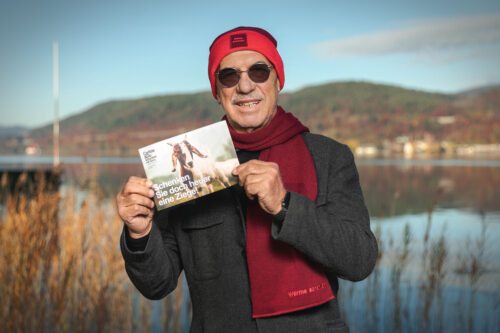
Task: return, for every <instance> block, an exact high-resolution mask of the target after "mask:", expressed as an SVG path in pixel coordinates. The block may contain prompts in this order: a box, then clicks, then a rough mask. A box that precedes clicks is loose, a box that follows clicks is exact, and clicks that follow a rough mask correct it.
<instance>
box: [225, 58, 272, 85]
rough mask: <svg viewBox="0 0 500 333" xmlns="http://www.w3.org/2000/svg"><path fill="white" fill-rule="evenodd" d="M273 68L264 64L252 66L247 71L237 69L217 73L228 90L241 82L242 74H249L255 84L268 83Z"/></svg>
mask: <svg viewBox="0 0 500 333" xmlns="http://www.w3.org/2000/svg"><path fill="white" fill-rule="evenodd" d="M272 68H273V66H271V65H268V64H264V63H256V64H253V65H252V66H250V68H249V69H248V70H246V71H242V70H239V69H237V68H231V67H229V68H224V69H221V70H219V71H217V72H215V75H217V78H218V79H219V82H220V83H221V84H222V85H223V86H224V87H226V88H231V87H234V86H235V85H237V84H238V82H240V77H241V73H243V72H247V73H248V77H249V78H250V80H252V81H253V82H255V83H263V82H266V81H267V79H268V78H269V74H270V73H271V69H272Z"/></svg>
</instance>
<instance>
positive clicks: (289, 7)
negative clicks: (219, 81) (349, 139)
mask: <svg viewBox="0 0 500 333" xmlns="http://www.w3.org/2000/svg"><path fill="white" fill-rule="evenodd" d="M239 25H253V26H260V27H263V28H265V29H267V30H269V31H270V32H271V33H272V34H273V35H274V36H275V37H276V39H277V40H278V49H279V51H280V53H281V55H282V57H283V59H284V63H285V73H286V83H285V91H295V90H297V89H300V88H301V87H304V86H308V85H316V84H321V83H325V82H332V81H343V80H365V81H371V82H377V83H386V84H392V85H398V86H403V87H408V88H416V89H421V90H426V91H438V92H451V93H453V92H459V91H462V90H465V89H469V88H473V87H477V86H483V85H489V84H498V83H500V1H485V0H477V1H473V0H470V1H464V0H454V1H452V0H438V1H436V0H434V1H429V0H421V1H401V0H400V1H392V0H379V1H354V0H353V1H293V0H289V1H281V2H280V1H274V2H272V1H260V0H256V1H251V2H241V1H218V2H217V1H185V3H181V2H180V1H167V0H163V1H159V0H144V1H137V0H136V1H129V0H100V1H95V0H87V1H68V0H66V1H63V0H61V1H56V0H45V1H36V0H32V1H26V0H12V1H11V0H0V48H1V51H0V114H1V115H2V117H1V120H0V126H7V125H23V126H28V127H33V126H39V125H44V124H47V123H48V122H50V120H51V118H52V114H53V104H52V43H53V41H54V40H58V41H59V47H60V115H61V117H62V118H64V117H67V116H68V115H71V114H75V113H79V112H82V111H85V110H86V109H88V108H89V107H92V106H94V105H96V104H98V103H101V102H104V101H109V100H115V99H130V98H138V97H143V96H154V95H160V94H169V93H178V92H181V93H182V92H195V91H208V90H209V82H208V79H207V69H206V67H207V58H208V47H209V46H210V44H211V42H212V40H213V39H214V38H215V37H216V36H217V35H219V34H220V33H221V32H223V31H226V30H228V29H231V28H234V27H236V26H239ZM292 111H293V110H292Z"/></svg>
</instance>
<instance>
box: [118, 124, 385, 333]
mask: <svg viewBox="0 0 500 333" xmlns="http://www.w3.org/2000/svg"><path fill="white" fill-rule="evenodd" d="M303 137H304V140H305V142H306V145H307V147H308V148H309V150H310V152H311V155H312V157H313V160H314V164H315V168H316V173H317V178H318V179H317V180H318V196H317V199H316V202H313V201H311V200H309V199H308V198H306V197H304V196H302V195H300V194H298V193H293V192H292V193H291V196H290V202H289V208H288V212H287V215H286V218H285V220H284V221H283V222H282V224H280V223H278V222H273V223H275V224H273V225H272V228H271V229H272V230H271V232H272V236H273V238H274V239H276V240H278V241H281V242H286V243H288V244H290V245H292V246H293V247H295V248H296V249H298V250H299V251H301V252H302V253H303V254H304V255H305V256H306V257H307V258H308V259H309V260H311V261H313V262H315V263H316V264H319V265H321V266H322V267H323V268H324V270H325V272H326V273H327V276H328V279H329V281H330V284H331V286H332V289H333V291H334V293H335V294H337V291H338V278H343V279H348V280H351V281H358V280H362V279H364V278H365V277H367V276H368V275H369V274H370V273H371V271H372V270H373V268H374V265H375V261H376V257H377V244H376V240H375V237H374V235H373V233H372V232H371V230H370V220H369V216H368V211H367V209H366V207H365V204H364V200H363V194H362V191H361V187H360V184H359V178H358V172H357V170H356V166H355V164H354V158H353V155H352V153H351V151H350V150H349V148H348V147H347V146H346V145H343V144H340V143H338V142H337V141H334V140H332V139H329V138H326V137H324V136H320V135H316V134H310V133H305V134H304V135H303ZM124 232H126V231H125V230H124ZM120 245H121V250H122V254H123V257H124V259H125V268H126V271H127V273H128V275H129V277H130V279H131V281H132V282H133V284H134V285H135V286H136V287H137V289H138V290H139V291H140V292H141V293H142V294H143V295H144V296H145V297H147V298H150V299H160V298H163V297H165V296H166V295H167V294H168V293H170V292H171V291H173V290H174V289H175V288H176V286H177V281H178V277H179V274H180V273H181V271H182V270H184V272H185V275H186V279H187V282H188V285H189V291H190V296H191V301H192V310H193V317H192V322H191V331H190V332H192V333H201V332H205V333H212V332H213V333H225V332H228V333H232V332H237V333H247V332H248V333H256V332H260V333H279V332H297V333H299V332H300V333H306V332H307V333H318V332H348V328H347V326H346V325H345V323H344V321H343V320H342V319H341V318H340V311H339V306H338V300H337V299H334V300H332V301H330V302H328V303H326V304H323V305H320V306H317V307H314V308H311V309H307V310H302V311H297V312H294V313H290V314H285V315H280V316H276V317H269V318H262V319H252V314H251V299H250V287H249V281H248V272H247V263H246V254H245V220H244V217H243V214H242V210H241V205H240V203H239V197H238V195H236V193H235V188H234V187H233V188H230V189H227V190H223V191H219V192H216V193H213V194H210V195H208V196H205V197H202V198H200V199H197V200H194V201H191V203H187V204H184V205H180V206H177V207H173V208H171V209H166V210H163V211H161V212H160V213H159V214H156V216H155V220H154V223H153V229H152V231H151V233H150V236H149V239H148V242H147V245H146V248H145V249H144V251H135V252H134V251H131V250H130V249H129V247H128V246H127V241H126V237H125V234H124V233H123V234H122V237H121V240H120Z"/></svg>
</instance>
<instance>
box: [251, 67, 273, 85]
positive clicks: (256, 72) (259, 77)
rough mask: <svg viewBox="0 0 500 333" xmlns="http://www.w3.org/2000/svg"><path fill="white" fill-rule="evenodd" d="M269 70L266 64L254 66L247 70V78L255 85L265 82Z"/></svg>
mask: <svg viewBox="0 0 500 333" xmlns="http://www.w3.org/2000/svg"><path fill="white" fill-rule="evenodd" d="M269 73H271V70H270V69H269V67H268V66H267V65H266V64H255V65H253V66H252V67H250V69H249V70H248V76H250V79H252V81H253V82H255V83H262V82H266V81H267V79H268V78H269Z"/></svg>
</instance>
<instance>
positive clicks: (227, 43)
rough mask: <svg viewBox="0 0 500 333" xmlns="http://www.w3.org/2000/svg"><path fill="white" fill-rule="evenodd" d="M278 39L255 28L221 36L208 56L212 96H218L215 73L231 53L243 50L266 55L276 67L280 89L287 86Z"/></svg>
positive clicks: (229, 32) (243, 28) (237, 30)
mask: <svg viewBox="0 0 500 333" xmlns="http://www.w3.org/2000/svg"><path fill="white" fill-rule="evenodd" d="M277 46H278V42H276V39H274V37H273V36H272V35H271V34H270V33H269V32H267V31H266V30H264V29H261V28H254V27H238V28H235V29H232V30H229V31H227V32H224V33H223V34H221V35H219V36H218V37H217V38H215V40H214V41H213V43H212V45H210V55H209V56H208V78H209V80H210V86H211V87H212V95H213V96H214V97H216V96H217V87H216V84H215V80H216V77H215V72H216V71H217V68H218V67H219V64H220V62H221V61H222V59H223V58H224V57H225V56H227V55H228V54H230V53H233V52H236V51H243V50H252V51H256V52H259V53H260V54H262V55H264V56H265V57H266V58H267V59H268V60H269V61H270V62H271V63H272V64H273V66H274V69H275V70H276V74H277V75H278V79H279V80H280V89H283V86H284V85H285V70H284V68H283V60H281V56H280V54H279V53H278V50H277V49H276V47H277Z"/></svg>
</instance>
